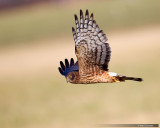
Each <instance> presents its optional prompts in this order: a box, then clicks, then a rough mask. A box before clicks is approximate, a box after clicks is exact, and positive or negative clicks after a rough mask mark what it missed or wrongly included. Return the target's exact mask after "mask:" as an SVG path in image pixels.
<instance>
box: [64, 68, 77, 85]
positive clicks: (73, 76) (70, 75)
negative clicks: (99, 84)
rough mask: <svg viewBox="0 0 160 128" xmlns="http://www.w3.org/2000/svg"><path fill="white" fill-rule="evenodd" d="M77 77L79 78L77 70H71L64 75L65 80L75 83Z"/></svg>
mask: <svg viewBox="0 0 160 128" xmlns="http://www.w3.org/2000/svg"><path fill="white" fill-rule="evenodd" d="M78 78H79V74H78V72H77V71H73V72H70V73H68V75H67V76H66V81H67V82H70V83H77V82H78Z"/></svg>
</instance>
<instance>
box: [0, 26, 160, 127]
mask: <svg viewBox="0 0 160 128" xmlns="http://www.w3.org/2000/svg"><path fill="white" fill-rule="evenodd" d="M159 33H160V26H150V27H149V26H148V27H142V28H137V29H129V30H124V31H113V32H112V33H108V34H107V35H108V38H109V41H108V42H109V43H110V46H111V48H112V56H111V62H110V71H113V72H117V73H119V74H124V75H128V76H137V77H142V78H143V79H144V81H143V82H132V81H127V82H125V83H113V84H94V85H73V84H69V83H66V81H65V78H64V77H62V76H61V75H60V74H59V72H58V70H57V67H58V66H59V61H60V60H64V59H65V58H71V57H74V58H76V57H75V54H74V42H73V39H72V37H63V38H56V39H50V40H43V41H42V43H39V44H37V43H33V44H32V43H30V44H29V45H25V44H24V45H20V46H14V47H6V48H3V49H1V51H0V62H1V63H0V104H1V105H0V127H2V128H11V127H12V128H44V127H45V128H51V127H52V128H53V127H57V128H63V127H70V128H80V127H86V128H87V127H94V125H95V124H101V123H102V124H103V123H104V124H107V123H159V119H160V103H159V101H160V97H159V94H160V86H159V83H160V79H159V73H160V70H159V65H160V60H159V57H160V51H159V49H160V42H159V41H160V36H159ZM43 42H46V43H45V44H44V43H43ZM53 42H54V43H53ZM55 44H56V45H55Z"/></svg>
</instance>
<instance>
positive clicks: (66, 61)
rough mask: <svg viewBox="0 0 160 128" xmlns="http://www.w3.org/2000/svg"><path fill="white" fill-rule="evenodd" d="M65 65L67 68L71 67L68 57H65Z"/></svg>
mask: <svg viewBox="0 0 160 128" xmlns="http://www.w3.org/2000/svg"><path fill="white" fill-rule="evenodd" d="M65 65H66V68H69V62H68V59H65Z"/></svg>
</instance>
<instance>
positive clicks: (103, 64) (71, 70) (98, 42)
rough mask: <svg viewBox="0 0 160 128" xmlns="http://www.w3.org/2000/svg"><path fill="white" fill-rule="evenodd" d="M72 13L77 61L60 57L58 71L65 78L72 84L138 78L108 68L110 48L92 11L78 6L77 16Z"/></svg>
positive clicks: (139, 79)
mask: <svg viewBox="0 0 160 128" xmlns="http://www.w3.org/2000/svg"><path fill="white" fill-rule="evenodd" d="M74 17H75V24H76V30H75V29H74V27H72V33H73V37H74V41H75V54H76V56H77V60H78V61H77V62H74V59H73V58H71V59H70V63H69V61H68V60H67V59H65V63H63V62H62V61H60V67H59V68H58V69H59V72H60V73H61V75H63V76H65V78H66V80H67V82H70V83H73V84H93V83H113V82H121V81H125V80H133V81H142V78H135V77H127V76H123V75H119V74H117V73H114V72H109V69H108V64H109V61H110V57H111V48H110V46H109V44H108V43H106V41H107V40H108V39H107V37H106V34H105V33H104V32H103V30H101V29H100V28H99V26H98V24H97V23H96V21H95V20H94V17H93V13H92V14H91V15H90V16H89V12H88V10H86V13H85V16H84V15H83V11H82V10H80V20H78V17H77V15H74Z"/></svg>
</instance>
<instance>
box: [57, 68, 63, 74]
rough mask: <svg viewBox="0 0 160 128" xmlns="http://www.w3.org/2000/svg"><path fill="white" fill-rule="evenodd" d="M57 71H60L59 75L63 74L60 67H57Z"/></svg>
mask: <svg viewBox="0 0 160 128" xmlns="http://www.w3.org/2000/svg"><path fill="white" fill-rule="evenodd" d="M58 70H59V72H60V73H61V75H63V71H62V69H61V68H60V67H58Z"/></svg>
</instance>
